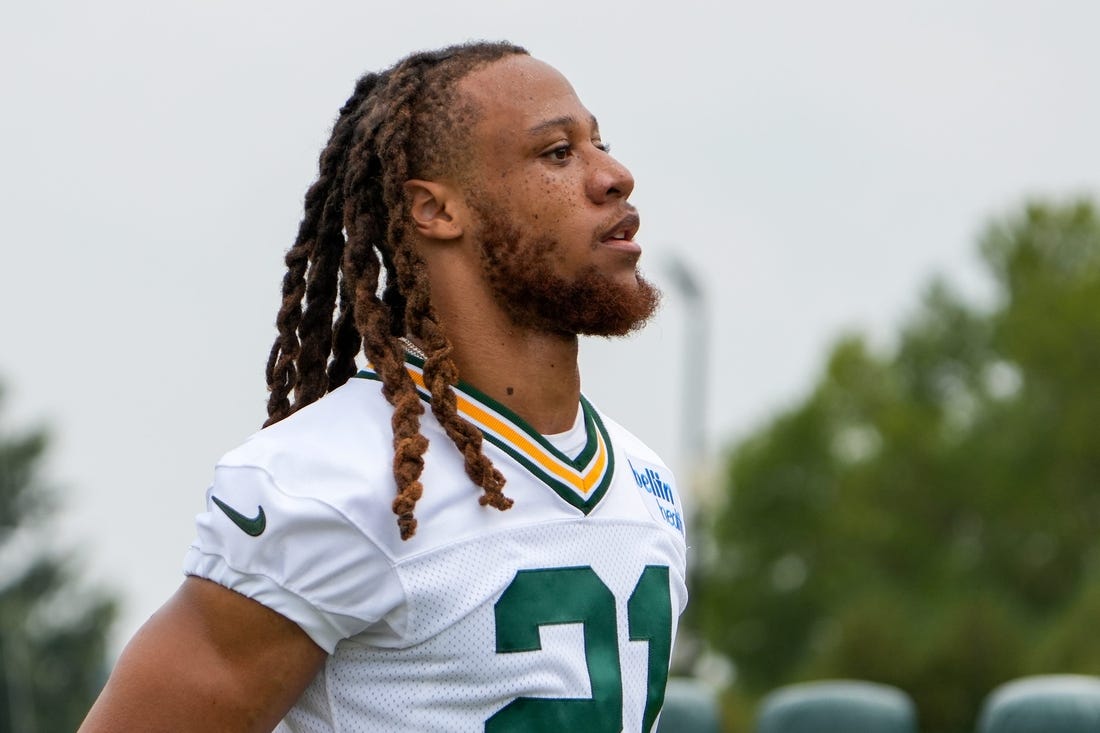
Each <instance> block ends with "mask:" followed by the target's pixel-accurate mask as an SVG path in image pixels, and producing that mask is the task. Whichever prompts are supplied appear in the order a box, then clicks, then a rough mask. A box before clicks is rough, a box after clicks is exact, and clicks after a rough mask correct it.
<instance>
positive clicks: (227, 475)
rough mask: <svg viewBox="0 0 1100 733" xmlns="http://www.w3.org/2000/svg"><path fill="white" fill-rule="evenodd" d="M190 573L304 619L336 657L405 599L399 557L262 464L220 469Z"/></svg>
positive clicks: (389, 622) (190, 557) (189, 560)
mask: <svg viewBox="0 0 1100 733" xmlns="http://www.w3.org/2000/svg"><path fill="white" fill-rule="evenodd" d="M196 523H197V538H196V540H195V542H194V543H193V544H192V545H191V548H190V549H189V551H188V553H187V557H186V559H185V561H184V572H185V573H186V574H188V575H194V576H198V577H201V578H206V579H208V580H212V581H214V582H215V583H218V584H220V585H223V586H225V587H226V588H229V589H230V590H234V591H236V592H238V593H240V594H242V595H244V596H247V597H249V598H252V599H253V600H256V601H258V602H260V603H262V604H263V605H265V606H267V607H268V608H271V609H273V610H274V611H277V612H278V613H280V614H282V615H283V616H286V617H287V618H289V619H290V620H292V621H294V622H295V623H297V624H298V625H299V626H300V627H301V628H302V630H303V631H305V632H306V633H307V634H308V635H309V637H310V638H311V639H313V641H314V642H315V643H316V644H317V645H318V646H320V647H321V648H322V649H324V650H325V651H327V652H329V653H330V654H331V653H332V652H333V650H334V649H335V648H336V644H337V643H338V642H339V641H340V640H341V639H345V638H348V637H351V636H355V635H357V634H360V633H362V632H364V631H366V630H368V629H370V628H371V627H372V626H374V625H376V624H379V622H383V623H384V624H385V625H386V627H387V628H389V629H391V630H392V631H395V632H398V633H399V632H400V630H399V629H397V628H394V627H395V624H396V623H397V622H398V619H396V618H394V617H393V616H392V614H394V613H395V609H398V608H400V607H401V606H402V601H403V598H404V594H403V591H402V588H401V584H400V582H399V580H398V578H397V575H396V573H395V571H394V569H393V565H392V563H391V562H390V560H389V558H388V557H386V555H385V554H384V553H383V552H382V551H381V550H380V549H379V548H378V547H377V546H376V545H375V544H374V543H373V542H372V541H371V540H370V539H369V538H368V537H367V536H366V535H365V534H364V533H363V532H362V530H361V529H360V528H359V527H358V526H356V524H355V523H354V522H352V521H351V520H350V519H349V518H348V517H347V516H345V514H344V513H342V512H340V511H339V510H338V509H337V508H336V507H333V506H331V505H330V504H328V503H326V502H324V501H322V500H319V499H316V498H312V497H307V496H297V495H293V494H290V493H287V492H285V491H282V490H281V489H280V488H279V486H278V485H277V484H276V481H275V480H274V479H273V477H272V476H271V475H270V474H269V473H268V472H267V471H266V470H264V469H262V468H258V467H254V466H218V468H216V469H215V472H214V482H213V484H212V486H211V487H210V489H209V490H208V491H207V495H206V511H205V512H203V513H202V514H199V515H198V517H197V518H196Z"/></svg>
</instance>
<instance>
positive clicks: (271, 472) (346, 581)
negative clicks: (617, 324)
mask: <svg viewBox="0 0 1100 733" xmlns="http://www.w3.org/2000/svg"><path fill="white" fill-rule="evenodd" d="M421 366H422V362H420V361H419V360H417V359H415V358H413V357H409V363H408V368H409V372H410V374H411V375H412V376H413V378H414V380H415V381H416V382H417V383H418V385H419V387H420V388H421V396H422V397H424V398H425V400H426V399H427V397H426V393H424V392H423V376H422V372H421ZM380 386H381V385H380V383H379V381H378V377H377V375H375V374H374V373H372V372H370V371H362V372H360V373H359V375H358V378H355V379H351V380H349V382H348V383H347V384H346V385H344V386H343V387H341V388H339V389H338V390H336V391H335V392H333V393H331V394H330V395H327V396H326V397H324V398H323V399H321V400H319V401H318V402H316V403H314V404H312V405H309V406H308V407H305V408H304V409H302V410H300V411H298V412H296V413H295V414H293V415H292V416H290V417H289V418H287V419H285V420H283V421H281V422H279V423H277V424H275V425H273V426H271V427H270V428H267V429H264V430H262V431H260V432H258V433H256V434H255V435H253V436H252V437H251V438H250V439H249V440H248V441H246V442H245V443H244V444H243V445H242V446H240V447H239V448H237V449H235V450H233V451H231V452H230V453H228V454H227V455H226V456H225V457H224V458H223V459H222V460H221V461H220V462H219V464H218V465H217V468H216V469H215V474H214V482H213V485H212V486H211V487H210V489H209V491H208V492H207V511H206V512H204V513H203V514H200V515H199V516H198V518H197V523H198V537H197V539H196V541H195V542H194V544H193V545H192V547H191V549H190V550H189V552H188V555H187V559H186V562H185V572H186V573H188V574H190V575H197V576H201V577H204V578H208V579H210V580H213V581H215V582H217V583H220V584H222V585H224V586H226V587H228V588H231V589H233V590H235V591H237V592H240V593H242V594H244V595H246V596H249V597H251V598H254V599H256V600H257V601H259V602H261V603H263V604H265V605H267V606H268V607H270V608H272V609H274V610H276V611H278V612H279V613H281V614H283V615H284V616H286V617H288V618H290V619H291V620H293V621H295V622H296V623H297V624H299V625H300V626H301V627H302V629H303V630H305V632H306V633H307V634H309V636H310V637H311V638H312V639H313V640H314V641H315V642H316V643H317V644H318V645H319V646H321V647H322V648H324V649H325V650H326V651H328V652H329V658H328V660H327V661H326V663H325V665H324V667H323V669H322V670H321V672H320V673H319V674H318V675H317V677H316V678H315V679H314V680H313V682H312V683H311V684H310V686H309V687H308V689H307V690H306V692H305V693H304V694H303V695H302V697H301V698H300V699H299V701H298V702H297V704H296V705H295V706H294V708H293V709H292V710H291V711H290V713H289V714H288V715H287V716H286V718H285V719H284V720H283V722H282V723H281V724H280V726H279V727H278V728H277V730H279V731H303V732H306V731H308V732H310V733H312V732H321V731H325V732H333V731H343V732H344V733H367V732H368V731H378V732H380V733H381V732H383V731H384V732H385V733H395V732H408V733H426V732H428V731H447V732H448V733H450V732H452V731H478V732H481V731H492V732H498V731H525V732H529V731H590V732H592V733H603V732H604V731H607V732H609V733H618V731H645V732H646V733H648V732H649V731H651V730H652V729H653V727H654V723H655V721H656V718H657V714H658V713H659V711H660V707H661V704H662V702H663V699H664V688H665V680H666V678H667V675H668V664H669V654H670V652H671V646H672V639H673V638H674V636H675V632H676V623H677V618H678V617H679V615H680V613H681V611H682V610H683V608H684V605H685V604H686V602H687V590H686V587H685V572H686V571H685V544H684V520H683V517H684V512H683V508H682V507H681V504H680V496H679V494H678V493H677V490H676V484H675V481H674V480H673V477H672V473H671V472H670V471H669V470H668V468H667V466H665V465H664V463H662V462H661V460H660V459H659V458H658V457H657V456H656V455H655V454H654V453H653V452H652V451H650V450H649V449H648V448H646V447H645V445H643V444H642V443H641V441H639V440H638V439H637V438H635V437H634V436H632V435H631V434H630V433H628V432H627V431H625V430H624V429H623V428H621V427H619V426H618V425H616V424H615V423H613V422H611V421H610V420H608V419H607V418H605V417H603V416H602V415H600V414H599V413H598V412H597V411H596V409H595V408H593V407H592V405H591V404H589V403H588V402H587V400H585V399H584V398H583V397H582V398H581V406H580V409H581V411H582V414H583V420H584V428H585V432H586V434H587V441H586V443H585V446H584V448H583V450H582V451H581V452H580V453H579V454H578V455H577V456H576V457H575V458H570V457H569V456H567V455H564V454H562V453H561V452H559V451H558V450H557V449H555V448H554V446H553V445H552V444H551V443H550V442H548V441H547V440H546V439H545V438H544V437H543V436H540V435H539V434H538V433H536V432H535V431H534V430H533V429H531V428H530V426H528V425H527V424H526V423H525V422H524V421H523V420H522V419H521V418H519V417H518V416H517V415H515V414H514V413H512V412H511V411H510V410H508V409H507V408H505V407H504V406H502V405H500V404H498V403H496V402H494V401H493V400H491V399H489V398H488V397H486V396H485V395H482V394H480V393H479V392H477V391H476V390H474V389H472V388H470V387H466V386H462V385H460V387H459V388H458V389H456V394H457V397H458V407H459V411H460V412H461V414H462V415H463V416H464V417H465V418H466V419H467V420H469V421H471V422H472V423H473V424H474V425H476V426H477V427H478V428H480V429H481V431H482V433H483V435H484V437H485V442H484V450H485V453H486V455H487V456H488V457H489V458H490V460H492V462H493V464H494V465H495V466H496V467H497V468H498V469H499V470H500V471H501V472H502V473H503V474H504V476H505V478H506V479H507V485H506V486H505V488H504V492H505V494H506V495H507V496H509V497H511V498H512V499H514V500H515V505H514V506H513V507H512V508H511V509H510V510H508V511H503V512H502V511H498V510H496V509H493V508H490V507H483V506H481V505H480V504H479V503H478V497H479V496H480V495H481V489H480V488H479V487H477V486H475V485H474V484H473V483H472V482H471V481H470V479H469V478H468V477H467V476H466V473H465V471H464V469H463V462H462V457H461V455H460V454H459V452H458V450H457V449H456V448H455V446H454V444H453V443H452V442H451V440H450V439H449V438H448V437H447V436H446V434H445V433H444V432H443V430H442V428H441V427H440V426H439V424H438V422H436V420H435V418H434V417H433V416H432V415H431V412H430V410H429V411H426V412H425V414H424V415H423V416H422V418H421V431H422V432H423V434H424V435H425V436H426V437H427V438H428V439H429V441H430V447H429V448H428V451H427V453H426V454H425V466H424V472H423V475H422V477H421V480H422V482H423V485H424V494H423V497H422V498H421V499H420V501H419V502H418V503H417V505H416V517H417V520H418V526H417V530H416V534H415V536H413V537H412V538H411V539H410V540H408V541H402V540H401V538H400V536H399V534H398V529H397V522H396V517H395V515H394V514H393V512H392V510H391V508H390V506H391V503H392V501H393V497H394V495H395V493H396V487H395V483H394V479H393V475H392V460H393V447H392V441H393V436H392V432H391V428H390V417H391V415H392V412H393V410H392V407H391V406H390V405H389V404H388V403H387V402H386V400H385V398H383V397H382V394H381V391H380Z"/></svg>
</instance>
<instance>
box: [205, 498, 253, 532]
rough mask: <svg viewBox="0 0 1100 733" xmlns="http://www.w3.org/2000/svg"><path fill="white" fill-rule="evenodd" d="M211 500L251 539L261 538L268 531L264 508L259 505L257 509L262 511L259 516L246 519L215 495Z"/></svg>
mask: <svg viewBox="0 0 1100 733" xmlns="http://www.w3.org/2000/svg"><path fill="white" fill-rule="evenodd" d="M210 498H211V499H212V500H213V502H214V503H215V504H217V505H218V508H219V509H221V510H222V511H223V512H225V516H227V517H229V518H230V519H231V520H232V521H233V524H235V525H237V526H238V527H240V528H241V529H242V530H244V533H245V534H247V535H249V536H251V537H259V536H260V535H262V534H263V533H264V530H265V529H267V517H266V516H265V515H264V508H263V507H262V506H258V505H257V507H256V508H257V509H259V510H260V513H259V514H257V515H256V516H254V517H246V516H245V515H243V514H241V513H240V512H239V511H237V510H236V509H234V508H233V507H231V506H229V505H228V504H226V503H225V502H224V501H222V500H221V499H219V498H218V497H216V496H214V495H213V494H211V496H210Z"/></svg>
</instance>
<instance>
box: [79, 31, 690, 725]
mask: <svg viewBox="0 0 1100 733" xmlns="http://www.w3.org/2000/svg"><path fill="white" fill-rule="evenodd" d="M633 188H634V180H633V178H632V177H631V174H630V172H629V171H628V170H627V169H626V168H625V167H623V165H622V164H620V163H619V162H618V161H616V160H615V159H614V158H613V157H611V155H610V153H609V149H608V146H607V144H606V143H605V142H604V140H603V138H602V137H601V134H600V129H599V125H598V123H597V121H596V118H595V117H594V116H593V115H592V114H591V113H590V112H589V111H588V109H586V108H585V107H584V105H582V104H581V102H580V100H579V99H578V98H577V95H576V94H575V92H574V90H573V88H572V87H571V86H570V84H569V82H568V81H567V80H566V79H565V78H564V77H563V76H562V75H561V74H560V73H559V72H557V71H556V70H555V69H553V68H552V67H550V66H548V65H547V64H545V63H543V62H541V61H538V60H536V59H534V58H532V57H531V56H529V55H528V54H527V53H526V52H525V51H524V50H523V49H521V48H518V47H516V46H513V45H509V44H505V43H475V44H466V45H460V46H454V47H450V48H446V49H443V50H440V51H434V52H425V53H416V54H413V55H411V56H409V57H407V58H405V59H404V60H402V61H400V62H399V63H397V64H396V65H395V66H393V67H392V68H390V69H388V70H386V71H384V72H381V73H377V74H376V73H371V74H367V75H366V76H364V77H362V78H361V79H360V80H359V81H358V83H357V84H356V87H355V90H354V93H353V94H352V96H351V98H350V99H349V100H348V101H347V103H346V104H345V105H344V106H343V108H342V109H341V110H340V116H339V118H338V120H337V121H336V123H335V126H334V128H333V131H332V136H331V139H330V140H329V142H328V144H327V146H326V147H325V148H324V150H323V151H322V153H321V156H320V172H319V176H318V178H317V181H316V182H315V183H314V184H313V185H312V186H311V187H310V189H309V190H308V192H307V193H306V197H305V216H304V218H303V220H302V223H301V226H300V229H299V232H298V237H297V240H296V241H295V243H294V245H293V247H291V249H290V250H289V251H288V252H287V255H286V264H287V272H286V275H285V277H284V280H283V302H282V305H281V307H280V309H279V313H278V317H277V325H278V336H277V338H276V340H275V344H274V347H273V348H272V351H271V355H270V359H269V361H268V365H267V381H268V387H269V389H270V400H269V403H268V413H269V418H268V420H267V423H266V425H265V427H264V429H262V430H261V431H259V432H258V433H256V434H255V435H253V436H252V437H251V438H249V439H248V440H247V441H246V442H245V443H244V444H243V445H241V446H239V447H237V448H236V449H234V450H232V451H230V452H229V453H228V454H227V455H226V456H224V457H223V458H222V459H221V461H220V462H219V463H218V465H217V467H216V469H215V471H214V478H213V483H212V485H211V487H210V489H209V490H208V492H207V506H206V511H205V512H204V513H202V514H200V515H199V517H198V519H197V525H198V527H197V538H196V540H195V542H194V543H193V545H192V546H191V548H190V550H189V552H188V554H187V557H186V560H185V572H186V578H185V580H184V582H183V584H182V586H181V588H180V589H179V591H178V592H177V593H176V595H175V596H174V597H173V598H171V599H170V600H169V601H168V602H167V603H166V604H165V606H164V607H163V608H162V609H161V610H160V611H158V612H157V613H156V614H155V615H154V616H153V617H152V618H151V619H150V620H149V621H148V622H147V623H146V624H145V625H144V627H143V628H142V629H141V630H140V631H139V632H138V633H137V634H136V635H135V637H134V638H133V640H132V641H131V642H130V643H129V645H128V646H127V648H126V650H125V652H124V653H123V655H122V657H121V658H120V660H119V662H118V664H117V666H116V668H115V670H114V672H113V674H112V675H111V678H110V680H109V682H108V684H107V686H106V688H105V689H104V691H103V693H102V694H101V696H100V699H99V700H98V701H97V703H96V704H95V706H94V707H93V708H92V710H91V712H90V713H89V715H88V718H87V720H86V721H85V723H84V726H83V728H82V730H84V731H87V732H89V733H91V732H93V731H120V730H127V731H129V730H134V731H138V730H140V731H161V730H163V731H169V730H170V731H203V732H208V731H270V730H272V729H275V730H280V731H311V732H312V731H338V730H339V731H360V732H366V731H379V732H382V731H384V732H386V733H394V732H408V733H424V732H425V731H591V732H592V733H602V732H604V731H606V732H608V733H618V731H623V730H625V731H645V732H646V733H649V731H652V730H653V728H654V726H655V722H656V719H657V716H658V714H659V712H660V708H661V704H662V701H663V698H664V687H665V681H666V678H667V675H668V666H669V655H670V652H671V646H672V639H673V637H674V634H675V629H676V623H677V618H678V616H679V614H680V612H681V611H682V609H683V607H684V604H685V603H686V600H687V596H686V589H685V584H684V580H685V543H684V525H683V510H682V507H681V505H680V497H679V494H678V493H677V491H676V485H675V481H674V480H673V477H672V474H671V473H670V471H669V469H668V467H667V466H666V465H665V464H664V463H663V462H662V461H661V459H660V458H659V457H658V456H657V455H655V454H654V453H653V452H652V451H651V450H650V449H648V448H647V447H646V446H645V445H643V444H642V442H641V441H639V440H638V439H637V438H635V437H634V436H633V435H631V434H630V433H629V432H627V431H626V430H625V429H623V428H622V427H620V426H619V425H618V424H616V423H615V422H614V421H612V420H611V419H610V418H609V417H607V416H606V415H604V414H603V413H602V412H600V410H599V409H598V408H597V407H596V406H595V405H594V404H593V403H592V402H589V401H588V400H587V399H586V398H585V397H584V396H582V395H581V392H580V375H579V372H578V367H577V337H578V335H584V334H593V335H600V336H613V335H621V334H625V333H628V332H630V331H632V330H633V329H636V328H638V327H640V326H641V325H642V324H643V323H644V322H645V320H646V319H647V318H648V317H649V316H650V315H651V314H652V312H653V311H654V308H655V307H656V304H657V300H658V294H657V291H656V290H655V289H654V287H653V286H652V285H651V284H650V283H648V282H647V281H646V280H645V279H643V278H642V277H641V276H640V275H639V273H638V270H637V263H638V258H639V255H640V253H641V248H640V247H639V245H638V243H637V242H636V241H635V234H636V232H637V231H638V227H639V218H638V214H637V212H636V211H635V209H634V208H633V206H632V205H631V204H630V203H629V198H630V194H631V191H632V190H633ZM357 357H361V359H360V360H359V361H358V362H357ZM292 398H293V399H292Z"/></svg>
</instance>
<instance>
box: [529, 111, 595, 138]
mask: <svg viewBox="0 0 1100 733" xmlns="http://www.w3.org/2000/svg"><path fill="white" fill-rule="evenodd" d="M588 122H589V124H590V125H592V129H593V130H599V129H600V123H599V122H597V121H596V117H595V115H589V116H588ZM579 124H580V121H579V120H578V119H577V118H576V117H574V116H573V115H561V116H560V117H553V118H551V119H549V120H544V121H543V122H540V123H538V124H537V125H535V126H533V127H529V128H528V129H527V134H528V135H530V136H535V135H540V134H542V133H544V132H546V131H547V130H552V129H554V128H557V127H576V126H577V125H579Z"/></svg>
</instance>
